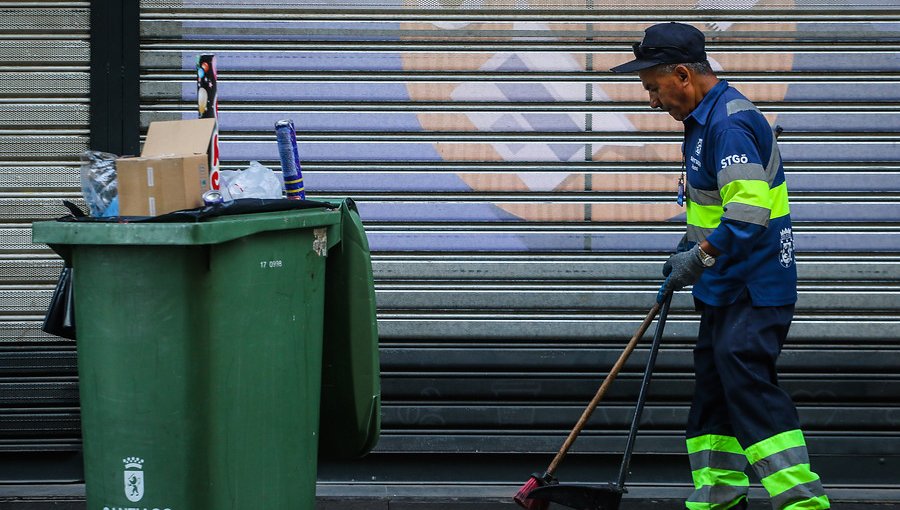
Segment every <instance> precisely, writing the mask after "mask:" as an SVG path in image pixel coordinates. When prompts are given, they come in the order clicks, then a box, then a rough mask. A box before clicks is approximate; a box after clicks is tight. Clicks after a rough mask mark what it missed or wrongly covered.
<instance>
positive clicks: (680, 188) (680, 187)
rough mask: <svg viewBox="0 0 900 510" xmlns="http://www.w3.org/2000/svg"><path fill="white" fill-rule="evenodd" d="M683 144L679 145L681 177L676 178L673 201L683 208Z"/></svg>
mask: <svg viewBox="0 0 900 510" xmlns="http://www.w3.org/2000/svg"><path fill="white" fill-rule="evenodd" d="M684 163H685V162H684V143H682V144H681V176H679V177H678V198H677V199H675V201H676V202H677V203H678V205H679V206H681V207H684Z"/></svg>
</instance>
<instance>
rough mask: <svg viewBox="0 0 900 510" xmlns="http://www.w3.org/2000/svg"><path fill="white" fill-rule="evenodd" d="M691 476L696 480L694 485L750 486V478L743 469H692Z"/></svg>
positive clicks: (697, 486)
mask: <svg viewBox="0 0 900 510" xmlns="http://www.w3.org/2000/svg"><path fill="white" fill-rule="evenodd" d="M691 478H693V480H694V487H696V488H698V489H699V488H700V487H703V486H704V485H731V486H734V487H748V486H749V485H750V479H749V478H747V475H746V474H745V473H744V472H742V471H731V470H729V469H716V468H703V469H698V470H696V471H691Z"/></svg>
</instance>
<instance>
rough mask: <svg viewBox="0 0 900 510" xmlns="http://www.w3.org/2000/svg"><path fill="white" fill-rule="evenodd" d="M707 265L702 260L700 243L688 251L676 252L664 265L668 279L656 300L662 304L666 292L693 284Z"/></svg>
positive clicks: (664, 272)
mask: <svg viewBox="0 0 900 510" xmlns="http://www.w3.org/2000/svg"><path fill="white" fill-rule="evenodd" d="M704 269H706V266H704V265H703V262H701V261H700V245H699V244H695V245H694V246H692V247H691V249H689V250H688V251H682V252H679V253H675V254H674V255H672V256H671V257H669V260H667V261H666V263H665V264H664V265H663V276H665V277H666V281H664V282H663V284H662V287H660V288H659V292H658V293H657V294H656V302H657V303H659V304H662V303H663V301H665V298H666V294H668V293H671V292H675V291H676V290H681V289H683V288H685V287H687V286H688V285H693V284H694V283H696V282H697V280H699V279H700V275H702V274H703V270H704Z"/></svg>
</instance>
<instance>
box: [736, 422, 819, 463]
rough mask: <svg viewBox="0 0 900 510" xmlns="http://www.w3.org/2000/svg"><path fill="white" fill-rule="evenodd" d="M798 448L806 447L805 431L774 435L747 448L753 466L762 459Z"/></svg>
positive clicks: (790, 431)
mask: <svg viewBox="0 0 900 510" xmlns="http://www.w3.org/2000/svg"><path fill="white" fill-rule="evenodd" d="M797 446H806V441H804V439H803V431H801V430H800V429H794V430H789V431H787V432H782V433H781V434H777V435H774V436H772V437H770V438H768V439H763V440H762V441H760V442H758V443H756V444H754V445H752V446H750V447H748V448H747V450H746V451H745V453H746V454H747V460H749V461H750V463H751V464H756V463H757V462H758V461H759V460H760V459H764V458H766V457H768V456H769V455H772V454H775V453H778V452H781V451H784V450H787V449H788V448H794V447H797Z"/></svg>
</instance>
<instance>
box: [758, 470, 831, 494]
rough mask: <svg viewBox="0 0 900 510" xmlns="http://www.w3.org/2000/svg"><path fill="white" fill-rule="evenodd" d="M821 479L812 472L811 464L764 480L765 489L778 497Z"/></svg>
mask: <svg viewBox="0 0 900 510" xmlns="http://www.w3.org/2000/svg"><path fill="white" fill-rule="evenodd" d="M818 479H819V475H817V474H815V473H813V472H812V470H811V469H810V466H809V464H797V465H796V466H791V467H789V468H787V469H782V470H781V471H779V472H777V473H775V474H773V475H769V476H767V477H765V478H763V479H762V480H760V481H761V482H762V484H763V487H765V488H766V490H767V491H769V494H770V495H772V496H777V495H779V494H781V493H782V492H784V491H787V490H790V489H793V488H794V487H796V486H798V485H802V484H804V483H809V482H813V481H816V480H818Z"/></svg>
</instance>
